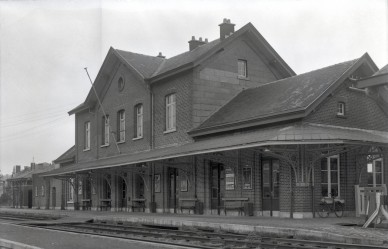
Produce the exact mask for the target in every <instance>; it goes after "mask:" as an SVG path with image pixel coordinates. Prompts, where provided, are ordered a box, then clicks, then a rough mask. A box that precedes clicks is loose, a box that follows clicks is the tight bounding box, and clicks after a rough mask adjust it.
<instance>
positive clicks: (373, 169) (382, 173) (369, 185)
mask: <svg viewBox="0 0 388 249" xmlns="http://www.w3.org/2000/svg"><path fill="white" fill-rule="evenodd" d="M377 161H379V162H381V171H380V172H376V162H377ZM368 164H372V172H369V169H368ZM377 173H378V174H381V184H377V181H376V179H377V177H376V176H377ZM367 174H368V176H369V174H372V177H373V183H372V184H370V183H369V181H368V182H367V186H368V187H380V186H382V185H384V161H383V158H377V159H373V161H372V162H369V163H367ZM368 178H369V177H368Z"/></svg>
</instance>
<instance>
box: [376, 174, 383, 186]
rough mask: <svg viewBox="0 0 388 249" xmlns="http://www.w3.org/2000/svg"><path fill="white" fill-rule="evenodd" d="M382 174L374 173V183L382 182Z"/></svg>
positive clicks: (379, 183)
mask: <svg viewBox="0 0 388 249" xmlns="http://www.w3.org/2000/svg"><path fill="white" fill-rule="evenodd" d="M382 176H383V174H381V173H376V185H381V184H382Z"/></svg>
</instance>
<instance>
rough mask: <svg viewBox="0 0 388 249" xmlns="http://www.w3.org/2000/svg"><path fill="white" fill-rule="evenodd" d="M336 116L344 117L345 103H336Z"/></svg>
mask: <svg viewBox="0 0 388 249" xmlns="http://www.w3.org/2000/svg"><path fill="white" fill-rule="evenodd" d="M337 115H338V116H345V103H344V102H338V104H337Z"/></svg>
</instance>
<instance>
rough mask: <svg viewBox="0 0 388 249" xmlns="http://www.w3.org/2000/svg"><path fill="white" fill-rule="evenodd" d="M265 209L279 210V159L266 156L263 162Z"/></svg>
mask: <svg viewBox="0 0 388 249" xmlns="http://www.w3.org/2000/svg"><path fill="white" fill-rule="evenodd" d="M261 167H262V168H261V176H262V201H263V202H262V203H263V211H269V213H270V216H273V215H274V211H279V177H280V172H279V160H278V159H273V158H266V159H263V160H262V164H261Z"/></svg>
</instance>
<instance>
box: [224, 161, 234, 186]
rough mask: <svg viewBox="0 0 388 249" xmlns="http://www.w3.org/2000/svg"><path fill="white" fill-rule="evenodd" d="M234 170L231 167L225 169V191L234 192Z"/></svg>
mask: <svg viewBox="0 0 388 249" xmlns="http://www.w3.org/2000/svg"><path fill="white" fill-rule="evenodd" d="M234 185H235V180H234V170H233V169H232V168H231V167H227V168H226V169H225V189H226V190H234Z"/></svg>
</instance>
